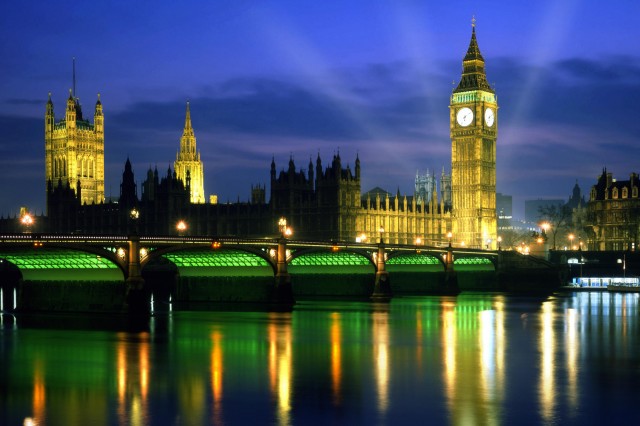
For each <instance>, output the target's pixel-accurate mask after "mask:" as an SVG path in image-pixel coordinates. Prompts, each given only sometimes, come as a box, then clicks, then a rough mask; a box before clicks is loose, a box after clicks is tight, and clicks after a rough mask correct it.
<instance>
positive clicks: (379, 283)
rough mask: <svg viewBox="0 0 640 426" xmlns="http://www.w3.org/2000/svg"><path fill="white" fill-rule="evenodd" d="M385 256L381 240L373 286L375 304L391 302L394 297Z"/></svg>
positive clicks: (372, 295) (372, 296)
mask: <svg viewBox="0 0 640 426" xmlns="http://www.w3.org/2000/svg"><path fill="white" fill-rule="evenodd" d="M384 254H385V250H384V243H383V242H382V239H381V240H380V244H379V245H378V253H377V255H376V280H375V283H374V284H373V293H372V294H371V300H372V301H373V302H389V301H390V300H391V297H392V293H391V283H390V282H389V272H387V271H386V269H385V261H384Z"/></svg>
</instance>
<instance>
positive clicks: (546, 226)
mask: <svg viewBox="0 0 640 426" xmlns="http://www.w3.org/2000/svg"><path fill="white" fill-rule="evenodd" d="M540 228H542V230H543V231H544V232H547V231H548V230H549V229H550V228H551V225H550V224H549V222H542V223H541V224H540Z"/></svg>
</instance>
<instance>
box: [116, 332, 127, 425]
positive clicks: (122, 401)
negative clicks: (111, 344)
mask: <svg viewBox="0 0 640 426" xmlns="http://www.w3.org/2000/svg"><path fill="white" fill-rule="evenodd" d="M116 351H117V357H118V358H117V361H116V362H117V365H116V369H117V372H118V420H119V423H120V424H121V425H122V424H126V418H127V407H126V396H127V353H126V343H125V341H124V334H123V333H118V344H117V349H116Z"/></svg>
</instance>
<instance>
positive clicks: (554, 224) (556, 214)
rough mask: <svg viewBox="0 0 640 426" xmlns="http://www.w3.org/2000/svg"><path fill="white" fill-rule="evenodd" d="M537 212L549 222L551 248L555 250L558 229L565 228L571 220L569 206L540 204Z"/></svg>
mask: <svg viewBox="0 0 640 426" xmlns="http://www.w3.org/2000/svg"><path fill="white" fill-rule="evenodd" d="M538 213H540V218H541V219H542V221H543V222H547V223H548V224H549V230H550V231H551V236H552V238H553V249H554V250H555V249H556V236H557V235H558V231H564V230H566V229H567V227H568V225H569V224H570V222H571V208H570V207H568V206H566V205H562V206H560V205H557V204H550V205H547V206H540V207H539V208H538Z"/></svg>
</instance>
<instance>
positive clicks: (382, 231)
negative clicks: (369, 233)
mask: <svg viewBox="0 0 640 426" xmlns="http://www.w3.org/2000/svg"><path fill="white" fill-rule="evenodd" d="M378 232H380V244H383V243H384V240H383V238H382V236H383V234H384V228H383V227H382V226H381V227H380V229H378Z"/></svg>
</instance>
